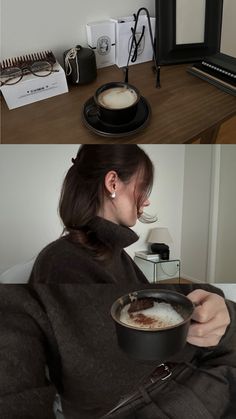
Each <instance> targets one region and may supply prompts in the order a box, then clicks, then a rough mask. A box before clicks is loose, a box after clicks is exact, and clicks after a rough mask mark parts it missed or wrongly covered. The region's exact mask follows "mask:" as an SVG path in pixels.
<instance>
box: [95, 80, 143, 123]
mask: <svg viewBox="0 0 236 419" xmlns="http://www.w3.org/2000/svg"><path fill="white" fill-rule="evenodd" d="M119 88H120V93H121V94H122V95H123V94H125V91H126V90H128V91H129V97H127V98H124V97H123V98H122V100H121V103H120V105H117V103H115V102H116V98H115V96H114V97H113V98H112V100H111V103H109V105H107V104H106V92H107V94H109V95H110V93H111V92H112V89H115V90H116V91H117V89H119ZM126 101H127V103H126ZM139 101H140V93H139V91H138V89H137V88H136V87H134V86H132V85H130V84H128V83H123V82H111V83H107V84H104V85H102V86H101V87H99V88H98V89H97V91H96V92H95V95H94V102H95V109H93V114H94V113H96V115H97V116H98V117H99V119H100V120H101V121H102V122H104V123H106V124H109V125H123V124H128V123H129V122H131V121H132V119H133V118H135V116H136V113H137V108H138V103H139ZM112 102H113V103H112Z"/></svg>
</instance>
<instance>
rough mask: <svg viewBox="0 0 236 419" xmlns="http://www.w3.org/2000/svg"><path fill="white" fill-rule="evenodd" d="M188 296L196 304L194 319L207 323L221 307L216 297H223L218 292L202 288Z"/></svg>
mask: <svg viewBox="0 0 236 419" xmlns="http://www.w3.org/2000/svg"><path fill="white" fill-rule="evenodd" d="M188 298H189V299H190V300H191V301H192V302H193V303H194V304H195V305H196V308H195V310H194V313H193V316H192V319H193V320H195V321H197V322H200V323H206V322H208V321H209V320H211V319H213V318H214V317H215V316H216V313H217V312H218V309H219V306H218V304H217V303H216V299H217V300H218V299H222V297H220V296H219V295H217V294H212V293H210V292H207V291H204V290H201V289H197V290H195V291H193V292H191V294H189V295H188Z"/></svg>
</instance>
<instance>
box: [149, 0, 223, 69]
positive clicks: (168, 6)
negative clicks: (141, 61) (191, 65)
mask: <svg viewBox="0 0 236 419" xmlns="http://www.w3.org/2000/svg"><path fill="white" fill-rule="evenodd" d="M223 3H224V0H206V13H205V39H204V42H203V43H195V44H182V45H179V44H178V45H176V0H156V50H157V60H158V64H160V65H167V64H178V63H188V62H195V61H200V60H202V59H203V58H204V57H206V56H209V55H212V54H215V53H216V52H218V51H219V50H220V42H221V31H222V16H223Z"/></svg>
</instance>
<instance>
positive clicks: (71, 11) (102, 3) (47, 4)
mask: <svg viewBox="0 0 236 419" xmlns="http://www.w3.org/2000/svg"><path fill="white" fill-rule="evenodd" d="M191 1H192V2H193V0H191ZM203 1H205V0H200V2H201V3H202V2H203ZM178 3H179V4H182V3H183V4H185V3H189V2H187V0H178ZM224 3H225V11H224V21H223V34H222V52H224V53H226V54H233V55H234V56H236V43H235V38H236V35H235V21H236V2H235V0H224ZM143 6H145V7H147V8H148V9H149V11H150V13H151V15H154V14H155V0H146V1H145V2H143V1H142V0H129V1H127V0H119V1H110V0H99V2H95V0H86V1H82V0H67V1H63V0H49V1H48V0H40V1H38V0H20V1H17V0H1V26H2V29H1V37H2V40H1V44H2V48H1V56H0V59H1V60H2V59H5V58H9V57H14V56H17V55H21V54H26V53H30V52H34V51H41V50H45V49H52V50H53V51H54V53H55V54H56V56H57V58H58V59H59V60H60V61H61V59H62V53H63V52H64V51H65V50H66V49H68V48H70V47H73V46H75V45H76V44H82V45H86V31H85V25H86V23H87V22H89V21H94V20H103V19H107V18H110V17H116V16H127V15H130V14H133V13H135V12H137V10H138V9H139V8H140V7H143ZM199 13H201V11H200V12H199ZM191 21H192V20H191ZM187 30H188V31H189V35H190V37H191V35H192V36H193V37H194V38H195V36H196V33H197V34H198V28H196V27H195V26H194V24H193V25H191V26H190V27H189V25H188V24H187ZM183 31H184V28H183ZM196 31H197V32H196ZM180 32H181V31H180ZM181 36H184V33H183V34H182V35H181Z"/></svg>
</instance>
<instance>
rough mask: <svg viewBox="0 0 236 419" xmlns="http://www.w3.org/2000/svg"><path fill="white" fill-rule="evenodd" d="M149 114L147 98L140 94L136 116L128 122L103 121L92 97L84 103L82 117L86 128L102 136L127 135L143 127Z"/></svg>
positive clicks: (148, 118) (118, 136)
mask: <svg viewBox="0 0 236 419" xmlns="http://www.w3.org/2000/svg"><path fill="white" fill-rule="evenodd" d="M150 116H151V108H150V105H149V103H148V102H147V100H146V99H145V98H144V97H142V96H141V98H140V101H139V103H138V108H137V113H136V116H135V117H134V118H133V119H132V120H131V121H130V122H129V123H128V124H121V125H111V124H107V123H105V122H103V121H102V120H101V119H100V118H99V116H98V115H97V113H96V104H95V102H94V99H93V97H92V98H90V99H89V100H87V102H86V103H85V104H84V108H83V113H82V118H83V122H84V124H85V125H86V127H87V128H88V129H90V130H91V131H92V132H94V133H95V134H98V135H102V136H103V137H113V138H114V137H115V138H121V137H127V136H130V135H134V134H136V133H138V132H139V131H141V130H142V129H144V128H145V127H146V126H147V124H148V122H149V120H150Z"/></svg>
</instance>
